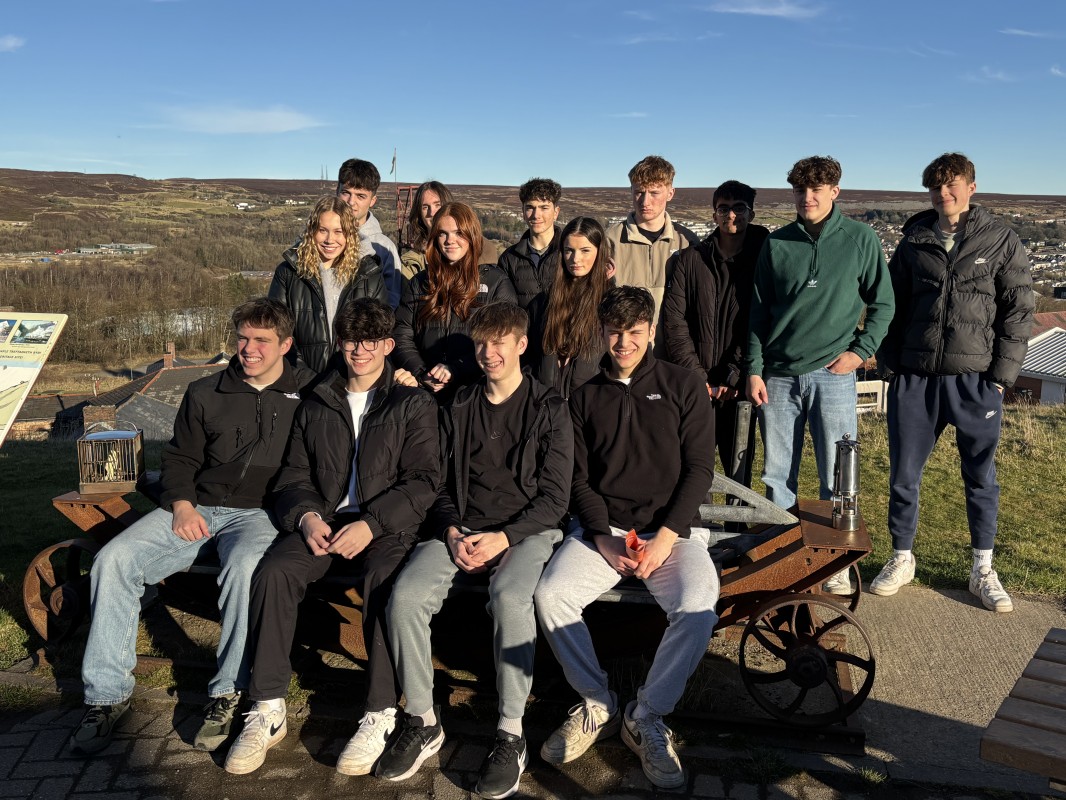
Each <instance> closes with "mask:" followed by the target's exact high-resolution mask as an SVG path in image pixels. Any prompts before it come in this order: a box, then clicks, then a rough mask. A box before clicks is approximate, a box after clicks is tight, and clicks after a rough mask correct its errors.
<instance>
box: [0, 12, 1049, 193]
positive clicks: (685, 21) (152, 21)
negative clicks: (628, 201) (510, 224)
mask: <svg viewBox="0 0 1066 800" xmlns="http://www.w3.org/2000/svg"><path fill="white" fill-rule="evenodd" d="M0 97H2V98H3V105H4V111H3V115H2V117H0V119H2V124H0V167H13V168H21V169H39V170H70V171H78V172H119V173H128V174H134V175H140V176H142V177H147V178H167V177H197V178H212V177H215V178H222V177H257V178H318V177H319V176H320V174H321V171H322V169H323V167H325V168H326V169H327V170H328V171H329V173H330V174H331V175H335V174H336V170H337V167H338V166H339V165H340V163H341V161H343V160H344V159H345V158H348V157H351V156H359V157H362V158H368V159H370V160H371V161H374V162H375V163H376V164H377V165H378V167H379V168H380V169H381V171H382V173H383V174H385V173H387V172H388V169H389V162H390V161H391V158H392V153H393V149H394V148H396V150H397V151H398V167H399V174H398V177H399V179H400V180H401V181H404V182H411V183H417V182H420V181H422V180H426V179H429V178H436V179H438V180H442V181H444V182H446V183H486V184H502V185H515V184H518V183H521V182H522V181H524V180H525V179H527V178H529V177H530V176H533V175H544V176H549V177H554V178H555V179H557V180H559V181H560V182H561V183H562V184H563V185H564V186H566V185H572V186H622V185H625V184H626V183H627V180H626V173H627V172H628V170H629V168H630V167H631V166H632V165H633V164H634V163H635V162H636V161H638V160H639V159H640V158H642V157H643V156H645V155H647V154H649V153H658V154H661V155H663V156H665V157H666V158H668V159H670V161H672V162H673V163H674V165H675V167H676V168H677V172H678V176H677V181H676V183H677V185H679V186H713V185H716V184H718V183H720V182H721V181H723V180H726V179H728V178H737V179H740V180H743V181H745V182H747V183H750V184H753V185H755V186H763V187H778V186H785V174H786V173H787V172H788V169H789V167H790V165H791V164H792V162H794V161H795V160H796V159H798V158H801V157H803V156H807V155H812V154H815V153H818V154H830V155H833V156H835V157H836V158H838V159H839V160H840V161H841V163H842V164H843V167H844V178H843V181H842V186H843V188H844V189H845V190H846V189H847V188H849V187H850V188H856V189H908V190H920V189H921V186H920V175H921V171H922V168H923V167H924V166H925V164H926V163H928V162H929V161H930V160H931V159H932V158H933V157H935V156H936V155H939V154H940V153H942V152H944V151H947V150H961V151H963V152H965V153H967V154H968V155H969V156H970V157H971V158H972V159H973V160H974V162H975V163H976V164H977V181H978V191H986V192H1008V193H1024V194H1066V147H1064V146H1063V141H1064V140H1066V124H1064V122H1066V0H1016V2H1006V3H1005V2H989V1H988V0H975V1H973V2H965V3H963V2H947V3H935V2H926V1H923V2H915V1H914V0H897V1H896V2H877V3H872V2H867V1H866V0H693V2H690V3H672V2H669V0H663V2H658V3H654V4H651V3H645V4H643V5H641V4H638V3H627V2H607V1H606V0H604V1H602V2H598V1H596V0H569V1H568V2H554V1H552V2H545V1H544V0H542V2H540V3H527V2H523V3H519V2H512V1H511V0H495V1H494V2H451V3H446V2H439V0H438V1H437V2H421V0H406V1H402V0H393V1H392V2H380V3H366V2H337V3H332V4H329V3H297V2H286V3H281V2H276V0H258V2H243V1H239V0H233V1H232V2H231V1H230V0H93V1H92V2H86V0H55V1H54V2H28V1H26V0H23V1H22V2H14V1H13V0H5V2H4V3H3V14H2V15H0ZM385 177H386V179H388V176H387V175H386V176H385Z"/></svg>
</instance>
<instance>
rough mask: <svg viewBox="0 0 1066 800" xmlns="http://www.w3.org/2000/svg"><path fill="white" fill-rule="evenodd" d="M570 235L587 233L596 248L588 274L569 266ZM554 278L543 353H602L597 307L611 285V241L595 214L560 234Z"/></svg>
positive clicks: (565, 355)
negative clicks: (578, 273)
mask: <svg viewBox="0 0 1066 800" xmlns="http://www.w3.org/2000/svg"><path fill="white" fill-rule="evenodd" d="M570 236H584V237H585V238H586V239H588V240H589V242H591V243H592V246H593V247H595V248H596V260H595V261H594V262H593V264H592V269H591V270H590V271H589V273H588V274H587V275H584V276H582V277H580V278H578V277H575V276H574V274H573V273H572V272H570V270H569V269H567V267H566V259H565V258H563V251H564V250H565V249H566V241H567V238H568V237H570ZM552 258H553V259H554V260H555V270H554V277H553V278H552V284H551V286H550V287H549V289H548V311H547V314H546V315H545V321H544V335H543V339H542V342H543V347H544V352H545V353H548V354H550V355H556V356H558V357H560V358H580V357H581V356H594V355H598V354H599V353H602V352H603V335H602V332H601V330H600V322H599V317H598V316H597V309H598V308H599V305H600V301H601V300H602V299H603V296H604V294H605V293H606V292H607V289H608V287H609V286H610V283H611V280H610V278H608V277H607V265H608V264H609V263H610V260H611V241H610V240H609V239H608V238H607V234H606V233H605V232H604V230H603V226H602V225H601V224H600V223H599V222H598V221H597V220H595V219H593V218H592V217H575V218H574V219H572V220H570V222H568V223H567V224H566V227H565V228H563V232H562V233H561V234H560V235H559V251H558V252H556V253H554V254H553V255H552Z"/></svg>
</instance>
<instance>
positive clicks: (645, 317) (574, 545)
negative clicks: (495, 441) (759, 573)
mask: <svg viewBox="0 0 1066 800" xmlns="http://www.w3.org/2000/svg"><path fill="white" fill-rule="evenodd" d="M654 315H655V304H654V301H653V300H652V297H651V295H650V294H649V293H648V292H647V291H646V290H644V289H639V288H636V287H633V286H622V287H618V288H614V289H611V290H609V291H608V293H607V295H606V296H605V297H604V299H603V302H602V303H601V304H600V307H599V317H600V322H601V324H602V325H603V333H604V337H605V340H606V345H607V355H608V358H607V359H605V367H604V369H603V371H602V372H601V373H600V374H599V375H598V376H596V377H594V378H592V380H590V381H589V382H588V383H586V384H585V385H584V386H583V387H581V388H580V389H578V390H577V391H575V392H574V394H573V395H571V397H570V410H571V415H572V417H573V422H574V484H573V492H572V496H573V502H572V504H571V510H572V511H574V512H575V513H576V515H577V520H578V523H579V526H578V528H577V530H576V531H575V532H573V533H571V534H570V535H568V536H567V537H566V541H564V542H563V545H562V547H560V548H559V552H558V553H556V555H555V557H554V558H553V559H552V560H551V563H549V564H548V567H547V569H546V570H545V571H544V576H543V577H542V578H541V581H540V585H539V586H538V587H537V593H536V604H537V617H538V618H539V619H540V624H541V628H542V630H543V631H544V635H545V637H546V638H547V640H548V643H549V644H550V645H551V648H552V651H553V652H554V653H555V657H556V658H557V659H558V660H559V663H560V664H561V665H562V668H563V673H564V674H565V675H566V679H567V681H569V683H570V685H571V686H572V687H573V688H574V690H575V691H576V692H577V693H578V695H580V697H581V700H582V702H581V704H580V705H578V706H576V707H575V708H574V710H573V711H571V713H570V717H569V719H567V720H566V721H565V722H564V723H563V724H562V726H561V727H560V728H559V729H558V730H556V731H555V732H554V733H553V734H552V735H551V736H550V737H549V738H548V740H547V741H546V742H545V743H544V746H543V747H542V748H541V751H540V755H541V758H543V759H544V760H545V761H547V762H549V763H551V764H564V763H566V762H568V761H573V760H574V759H576V758H578V757H579V756H580V755H581V754H582V753H584V752H585V751H586V750H587V749H588V748H589V747H590V746H591V745H592V744H593V743H594V742H596V741H598V740H600V739H604V738H606V737H608V736H611V735H613V734H614V733H616V732H617V731H618V729H619V727H621V728H622V739H623V741H625V743H626V744H627V745H628V746H629V748H630V749H631V750H633V752H635V753H636V754H637V755H638V756H640V761H641V765H642V766H643V768H644V774H645V775H646V776H647V777H648V780H650V781H651V782H652V783H653V784H655V785H656V786H659V787H661V788H676V787H678V786H681V785H682V784H683V783H684V781H685V776H684V771H683V770H682V768H681V762H680V761H679V760H678V757H677V753H676V752H675V751H674V746H673V742H672V733H671V731H670V729H669V728H668V727H667V726H666V723H665V722H664V721H663V717H664V716H665V715H667V714H669V713H670V712H671V711H673V710H674V706H675V705H676V704H677V701H678V700H679V699H680V697H681V693H682V691H684V688H685V683H686V682H687V681H688V679H689V676H691V675H692V673H693V671H694V670H695V669H696V666H697V665H698V664H699V663H700V659H701V658H702V657H703V655H704V653H705V652H706V651H707V642H708V641H709V640H710V638H711V633H712V632H713V631H714V626H715V623H716V622H717V621H718V617H717V615H716V614H715V610H714V609H715V603H716V602H717V600H718V576H717V573H716V572H715V569H714V564H712V563H711V559H710V556H709V555H708V553H707V540H708V536H709V531H708V530H707V529H706V528H703V527H702V523H701V522H700V518H699V506H700V503H701V502H702V501H703V498H704V497H705V496H706V494H707V491H708V490H709V489H710V487H711V479H712V477H713V473H714V412H713V410H712V408H711V401H710V399H709V398H708V397H707V389H706V386H705V384H704V381H703V379H702V378H701V377H699V376H697V375H696V374H695V373H694V372H693V371H692V370H688V369H685V368H683V367H679V366H677V365H676V364H667V363H665V362H663V361H658V360H656V359H655V357H654V356H653V355H652V353H651V351H650V347H651V343H652V339H653V338H654V328H653V326H652V319H653V318H654ZM629 530H636V531H638V532H639V533H640V539H641V541H642V552H641V554H640V555H639V556H636V555H634V553H633V551H632V550H630V549H628V548H627V545H626V532H627V531H629ZM631 576H635V577H637V578H639V579H640V580H642V581H644V584H645V586H647V588H648V591H650V592H651V594H652V596H653V597H654V598H655V601H656V602H657V603H658V604H659V606H660V607H661V608H662V609H663V611H665V612H666V616H667V619H668V620H669V626H668V627H667V629H666V633H665V635H664V636H663V640H662V643H661V644H660V645H659V649H658V650H657V651H656V653H655V657H654V659H653V661H652V665H651V669H650V670H649V671H648V676H647V678H646V679H645V682H644V685H643V686H641V687H640V689H639V690H637V697H636V699H635V700H632V701H631V702H630V703H629V704H628V705H627V706H626V707H625V711H624V712H623V711H622V710H621V707H620V705H619V701H618V698H617V696H616V695H615V693H614V692H613V691H611V690H610V689H609V688H608V685H607V673H605V672H604V671H603V669H602V668H601V667H600V664H599V662H598V661H597V659H596V651H595V650H594V648H593V643H592V639H591V637H590V636H589V631H588V628H587V627H586V626H585V622H584V620H583V619H582V616H581V615H582V611H583V610H584V608H585V607H586V606H587V605H588V604H589V603H591V602H592V601H593V600H595V599H596V598H597V597H599V596H600V595H601V594H602V593H603V592H605V591H607V590H608V589H610V588H611V587H613V586H615V585H616V584H618V583H619V582H620V581H622V580H624V579H625V578H628V577H631Z"/></svg>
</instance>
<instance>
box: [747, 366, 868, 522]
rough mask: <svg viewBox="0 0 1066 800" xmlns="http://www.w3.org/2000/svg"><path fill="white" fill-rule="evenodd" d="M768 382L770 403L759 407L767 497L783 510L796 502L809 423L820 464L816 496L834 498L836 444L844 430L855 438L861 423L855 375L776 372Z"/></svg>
mask: <svg viewBox="0 0 1066 800" xmlns="http://www.w3.org/2000/svg"><path fill="white" fill-rule="evenodd" d="M765 380H766V394H767V397H768V402H766V403H764V404H763V405H761V406H759V409H758V412H759V427H760V429H761V433H762V441H763V449H764V451H765V452H764V455H763V472H762V480H763V483H764V484H766V497H767V498H768V499H769V500H771V501H772V502H774V503H775V504H777V505H779V506H781V507H782V508H791V507H792V506H794V505H795V504H796V491H797V489H798V488H799V468H800V459H801V458H802V456H803V428H804V426H805V425H806V424H808V423H809V424H810V427H811V440H812V441H813V442H814V459H815V461H816V462H817V464H818V484H819V486H818V497H819V498H820V499H821V500H828V499H830V497H831V496H832V492H833V462H834V460H835V458H836V443H837V441H838V440H839V439H842V438H844V434H845V433H847V434H849V435H850V436H851V438H852V439H854V438H855V432H856V430H857V428H858V426H859V423H858V415H857V412H856V411H855V406H856V402H857V401H856V395H855V373H854V372H849V373H847V374H845V375H836V374H834V373H832V372H830V371H829V370H827V369H826V368H825V367H822V368H821V369H817V370H815V371H813V372H807V373H804V374H803V375H796V376H794V377H792V376H776V375H775V376H770V377H767V378H766V379H765Z"/></svg>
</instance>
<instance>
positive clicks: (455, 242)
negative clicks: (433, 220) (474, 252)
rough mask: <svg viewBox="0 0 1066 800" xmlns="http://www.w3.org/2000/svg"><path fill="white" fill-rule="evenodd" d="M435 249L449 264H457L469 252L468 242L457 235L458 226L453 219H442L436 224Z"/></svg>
mask: <svg viewBox="0 0 1066 800" xmlns="http://www.w3.org/2000/svg"><path fill="white" fill-rule="evenodd" d="M437 247H438V248H440V254H441V255H442V256H443V257H444V260H445V261H447V262H448V263H449V264H458V263H459V262H460V261H462V260H463V258H465V257H466V254H467V253H469V252H470V242H468V241H467V240H466V237H464V236H463V235H462V234H461V233H459V225H458V223H457V222H456V221H455V219H454V218H453V217H444V218H442V219H441V220H440V222H439V223H438V225H437Z"/></svg>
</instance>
